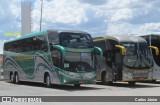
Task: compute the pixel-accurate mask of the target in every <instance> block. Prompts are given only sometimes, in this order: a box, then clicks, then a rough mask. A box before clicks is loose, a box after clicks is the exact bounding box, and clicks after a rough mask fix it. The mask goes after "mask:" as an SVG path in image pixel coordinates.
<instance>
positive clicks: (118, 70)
mask: <svg viewBox="0 0 160 105" xmlns="http://www.w3.org/2000/svg"><path fill="white" fill-rule="evenodd" d="M122 65H123V55H122V54H121V49H118V48H115V70H116V76H115V79H116V80H122V67H123V66H122Z"/></svg>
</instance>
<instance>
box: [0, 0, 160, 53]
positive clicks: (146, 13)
mask: <svg viewBox="0 0 160 105" xmlns="http://www.w3.org/2000/svg"><path fill="white" fill-rule="evenodd" d="M22 1H30V2H31V3H32V20H33V21H32V23H33V31H38V30H39V20H40V6H41V0H22ZM159 4H160V0H44V5H43V22H42V30H45V29H72V30H83V31H86V32H88V33H90V34H91V35H92V37H96V36H99V35H133V34H138V35H140V34H150V33H160V8H159ZM20 22H21V0H0V53H2V48H3V43H4V41H6V40H10V39H13V38H16V37H9V36H4V33H5V32H12V33H14V32H20V30H21V23H20Z"/></svg>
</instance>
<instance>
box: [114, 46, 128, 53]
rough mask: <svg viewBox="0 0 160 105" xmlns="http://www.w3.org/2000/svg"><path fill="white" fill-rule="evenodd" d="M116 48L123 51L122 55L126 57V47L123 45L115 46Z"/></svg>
mask: <svg viewBox="0 0 160 105" xmlns="http://www.w3.org/2000/svg"><path fill="white" fill-rule="evenodd" d="M115 47H117V48H119V49H121V52H122V55H126V48H125V47H124V46H121V45H115Z"/></svg>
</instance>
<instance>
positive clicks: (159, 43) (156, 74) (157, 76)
mask: <svg viewBox="0 0 160 105" xmlns="http://www.w3.org/2000/svg"><path fill="white" fill-rule="evenodd" d="M141 37H143V38H144V39H146V41H147V43H148V45H149V46H156V47H157V48H158V50H159V49H160V35H156V34H150V35H143V36H141ZM151 55H152V57H153V81H155V82H156V80H160V55H158V56H157V55H156V52H155V50H151Z"/></svg>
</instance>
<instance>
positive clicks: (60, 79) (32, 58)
mask: <svg viewBox="0 0 160 105" xmlns="http://www.w3.org/2000/svg"><path fill="white" fill-rule="evenodd" d="M95 55H96V56H101V55H102V51H101V49H100V48H98V47H94V44H93V40H92V37H91V35H90V34H88V33H86V32H81V31H67V30H47V31H42V32H37V33H32V34H28V35H24V36H22V37H20V38H18V39H15V40H12V41H8V42H6V43H4V79H5V80H10V81H11V82H14V83H19V81H31V82H41V83H45V84H46V85H47V86H48V87H50V86H51V84H74V86H76V87H79V86H80V84H92V83H95V81H96V72H95V68H96V64H95V60H96V58H95Z"/></svg>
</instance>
